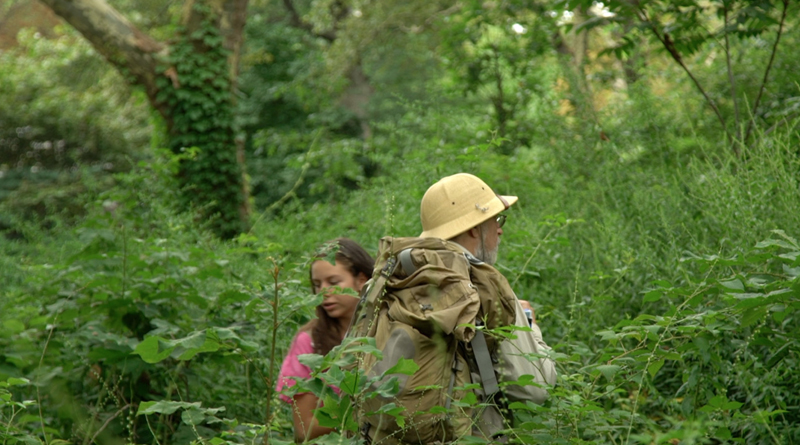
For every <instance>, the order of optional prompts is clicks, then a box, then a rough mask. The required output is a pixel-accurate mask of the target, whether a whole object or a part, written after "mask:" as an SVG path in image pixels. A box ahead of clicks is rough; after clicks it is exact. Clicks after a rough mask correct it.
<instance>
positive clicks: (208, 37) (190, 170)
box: [156, 4, 245, 238]
mask: <svg viewBox="0 0 800 445" xmlns="http://www.w3.org/2000/svg"><path fill="white" fill-rule="evenodd" d="M193 8H195V9H198V10H202V11H200V12H201V13H204V17H205V19H204V21H203V23H202V24H201V26H200V27H199V28H198V29H197V30H196V31H193V32H192V33H191V34H188V31H187V30H185V29H184V30H179V32H178V33H177V34H178V36H179V38H178V39H177V41H176V42H175V43H173V44H172V45H171V46H170V54H169V58H168V60H167V61H166V66H165V67H164V71H165V72H166V73H170V72H171V73H172V76H169V75H166V74H165V75H163V76H160V77H159V78H158V87H159V93H158V96H157V98H156V100H157V101H158V102H160V103H164V104H166V105H167V107H168V109H169V113H168V114H169V116H170V119H171V122H169V125H168V128H169V135H168V138H169V148H170V149H171V150H172V151H173V152H174V153H176V154H180V153H184V152H187V151H189V150H195V152H194V153H195V155H194V156H190V157H188V158H186V159H184V160H183V161H182V162H181V167H180V170H179V172H178V178H179V184H180V187H181V189H182V191H183V194H182V195H181V196H182V202H183V204H184V205H192V206H194V207H196V208H198V210H199V215H202V216H201V217H202V218H203V219H206V220H208V219H211V222H210V223H211V226H212V227H214V230H215V232H216V233H218V234H219V235H220V236H222V237H223V238H232V237H234V236H236V235H238V234H239V233H241V232H242V231H243V230H244V228H245V227H244V222H243V221H242V217H241V214H240V212H241V209H242V205H243V202H242V199H243V194H242V192H243V185H242V182H243V177H242V172H241V168H240V165H239V164H238V162H237V160H236V142H235V139H234V137H235V128H234V115H233V108H234V104H233V101H232V97H231V84H230V67H229V66H228V63H227V60H228V59H227V56H228V55H227V52H226V51H225V50H224V48H223V46H222V40H223V38H222V36H221V35H220V31H219V29H218V28H217V27H216V26H214V23H213V20H214V19H213V17H210V15H211V13H210V11H208V10H206V9H207V7H205V6H202V5H199V4H196V5H193ZM204 8H205V9H204ZM200 199H203V200H210V202H209V201H200Z"/></svg>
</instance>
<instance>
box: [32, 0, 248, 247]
mask: <svg viewBox="0 0 800 445" xmlns="http://www.w3.org/2000/svg"><path fill="white" fill-rule="evenodd" d="M42 1H43V2H44V3H45V4H47V5H48V6H49V7H50V8H52V9H53V11H54V12H55V13H56V14H57V15H59V16H60V17H61V18H63V19H64V20H66V21H67V23H69V24H70V25H72V26H73V27H75V29H77V30H78V31H79V32H80V33H81V34H82V35H83V36H84V37H85V38H86V39H87V40H88V41H89V42H90V43H91V44H92V46H94V48H95V49H96V50H97V51H98V52H99V53H100V54H102V55H103V56H104V57H105V58H106V60H108V61H109V62H110V63H111V64H113V65H114V66H115V67H116V68H117V69H118V70H119V71H120V72H122V73H123V74H124V75H125V76H126V78H127V79H128V81H129V82H130V83H131V84H132V85H137V86H141V87H143V88H144V90H145V93H146V94H147V97H148V99H149V101H150V104H151V105H152V106H153V107H154V108H155V109H156V110H158V112H159V113H160V114H161V116H162V117H163V118H164V120H165V122H166V125H167V131H168V137H169V144H170V148H171V149H172V150H173V152H175V153H176V154H181V153H184V152H185V150H186V149H188V148H192V147H196V148H197V150H193V151H191V150H190V151H189V153H194V154H185V153H184V155H183V157H184V159H183V160H182V161H181V168H180V171H179V174H178V177H179V180H180V182H181V186H182V189H183V191H184V193H183V196H184V197H185V200H184V201H185V204H186V205H188V206H190V207H194V208H196V209H198V212H199V215H198V216H199V217H200V218H202V220H203V221H211V227H212V228H213V229H214V230H215V232H216V233H217V234H218V235H220V236H222V237H224V238H230V237H233V236H235V235H237V234H238V233H240V232H241V231H243V230H245V229H246V227H247V221H248V219H249V214H248V211H247V201H248V200H247V197H246V196H244V195H243V193H244V192H245V191H246V187H244V185H243V184H244V183H243V178H244V175H243V171H244V165H243V164H242V163H243V158H241V162H242V163H240V162H238V161H237V149H236V141H235V129H234V124H233V107H234V104H235V102H234V95H233V94H232V93H233V89H234V88H235V86H236V78H237V75H238V62H239V55H240V49H241V45H242V39H243V30H244V24H245V21H246V8H247V0H234V1H225V0H187V1H186V3H185V4H184V14H183V18H182V27H181V28H180V30H179V31H178V32H177V33H176V35H175V36H173V38H172V39H171V44H170V45H169V46H167V45H165V44H163V43H160V42H158V41H156V40H154V39H153V38H151V37H150V36H148V35H146V34H145V33H143V32H142V31H140V30H139V29H137V28H136V27H135V26H133V24H131V23H130V21H128V20H127V19H126V18H125V17H124V16H122V14H120V13H119V12H117V11H116V10H115V9H114V8H112V7H111V6H110V5H109V4H108V3H106V2H105V1H104V0H42Z"/></svg>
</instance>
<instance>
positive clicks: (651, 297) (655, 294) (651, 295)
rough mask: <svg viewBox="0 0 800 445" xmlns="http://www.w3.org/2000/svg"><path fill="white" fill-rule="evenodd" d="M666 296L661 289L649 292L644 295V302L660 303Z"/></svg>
mask: <svg viewBox="0 0 800 445" xmlns="http://www.w3.org/2000/svg"><path fill="white" fill-rule="evenodd" d="M663 295H664V291H663V290H661V289H655V290H651V291H649V292H647V293H646V294H644V302H645V303H650V302H653V301H658V300H659V299H661V297H662V296H663Z"/></svg>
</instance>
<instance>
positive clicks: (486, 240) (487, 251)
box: [475, 217, 503, 265]
mask: <svg viewBox="0 0 800 445" xmlns="http://www.w3.org/2000/svg"><path fill="white" fill-rule="evenodd" d="M478 227H479V230H480V232H481V242H480V244H478V250H477V252H475V256H476V257H477V258H478V259H479V260H481V261H483V262H484V263H487V264H491V265H494V263H495V262H497V252H498V251H499V250H500V236H501V235H502V234H503V229H501V228H500V225H499V224H498V223H497V218H496V217H494V218H490V219H489V220H487V221H484V222H483V223H482V224H481V225H480V226H478Z"/></svg>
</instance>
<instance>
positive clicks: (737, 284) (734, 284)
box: [719, 278, 744, 292]
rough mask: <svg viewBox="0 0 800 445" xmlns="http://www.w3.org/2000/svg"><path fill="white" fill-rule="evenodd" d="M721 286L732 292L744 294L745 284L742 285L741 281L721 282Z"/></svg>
mask: <svg viewBox="0 0 800 445" xmlns="http://www.w3.org/2000/svg"><path fill="white" fill-rule="evenodd" d="M719 284H721V285H723V286H725V287H727V288H728V289H731V290H738V291H742V292H744V284H742V281H741V280H739V279H738V278H736V279H733V280H728V281H720V282H719Z"/></svg>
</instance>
